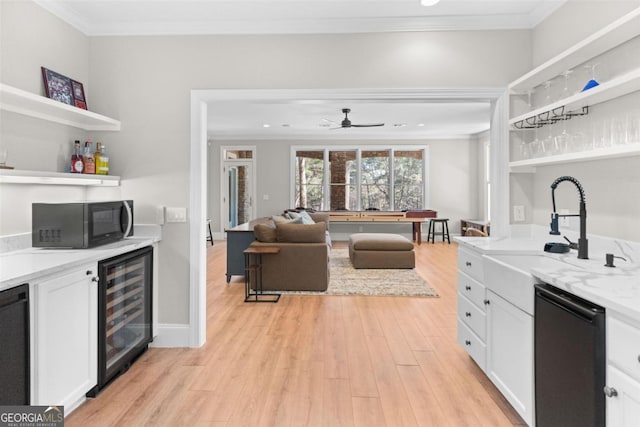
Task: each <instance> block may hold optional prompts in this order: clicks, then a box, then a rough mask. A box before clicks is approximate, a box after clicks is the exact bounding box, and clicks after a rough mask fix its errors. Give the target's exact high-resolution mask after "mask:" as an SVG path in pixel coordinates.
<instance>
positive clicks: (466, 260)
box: [458, 247, 484, 283]
mask: <svg viewBox="0 0 640 427" xmlns="http://www.w3.org/2000/svg"><path fill="white" fill-rule="evenodd" d="M458 269H459V270H460V271H461V272H463V273H465V274H466V275H468V276H470V277H472V278H474V279H476V280H477V281H478V282H480V283H482V282H483V280H484V273H483V270H482V256H481V255H480V254H479V253H476V252H473V251H471V250H469V249H465V248H461V247H459V248H458Z"/></svg>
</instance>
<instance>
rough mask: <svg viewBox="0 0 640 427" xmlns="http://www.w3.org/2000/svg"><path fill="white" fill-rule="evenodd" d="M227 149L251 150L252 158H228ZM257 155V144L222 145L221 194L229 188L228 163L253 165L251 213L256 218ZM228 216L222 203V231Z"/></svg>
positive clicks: (222, 231)
mask: <svg viewBox="0 0 640 427" xmlns="http://www.w3.org/2000/svg"><path fill="white" fill-rule="evenodd" d="M227 150H242V151H251V152H252V153H253V154H252V155H251V159H237V160H232V159H229V160H227V159H225V158H224V153H225V151H227ZM256 155H257V147H256V146H255V145H223V146H221V147H220V195H221V196H224V195H225V194H226V193H227V189H226V188H225V186H226V180H227V177H226V173H225V167H226V166H227V165H231V164H235V165H238V166H244V165H249V166H250V167H251V181H250V182H249V186H250V188H251V196H252V200H251V213H250V216H251V219H254V218H255V217H256V212H257V207H256V204H257V198H256V191H257V184H256V175H257V174H256ZM226 217H227V215H226V213H225V208H224V203H222V204H221V205H220V227H219V231H220V232H221V233H224V230H225V228H226V224H225V218H226Z"/></svg>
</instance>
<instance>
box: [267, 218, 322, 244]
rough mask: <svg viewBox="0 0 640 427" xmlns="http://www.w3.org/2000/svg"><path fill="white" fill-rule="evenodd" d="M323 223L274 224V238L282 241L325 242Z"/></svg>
mask: <svg viewBox="0 0 640 427" xmlns="http://www.w3.org/2000/svg"><path fill="white" fill-rule="evenodd" d="M325 233H326V230H325V225H324V224H323V223H321V222H319V223H317V224H276V239H277V240H278V242H283V243H326V235H325Z"/></svg>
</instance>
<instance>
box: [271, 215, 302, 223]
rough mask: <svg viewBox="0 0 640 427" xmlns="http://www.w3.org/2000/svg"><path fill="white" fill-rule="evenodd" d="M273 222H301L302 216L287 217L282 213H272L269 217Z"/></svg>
mask: <svg viewBox="0 0 640 427" xmlns="http://www.w3.org/2000/svg"><path fill="white" fill-rule="evenodd" d="M271 219H272V220H273V222H275V223H276V225H278V224H302V218H295V219H289V218H285V217H283V216H282V215H274V216H272V217H271Z"/></svg>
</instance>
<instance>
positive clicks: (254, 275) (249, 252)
mask: <svg viewBox="0 0 640 427" xmlns="http://www.w3.org/2000/svg"><path fill="white" fill-rule="evenodd" d="M279 252H280V248H276V247H272V246H260V247H248V248H247V249H245V250H244V251H243V253H244V302H274V303H275V302H278V301H279V300H280V294H279V293H275V292H263V290H262V256H263V255H269V254H277V253H279ZM252 279H253V283H254V284H255V289H254V290H253V292H251V283H252Z"/></svg>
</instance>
